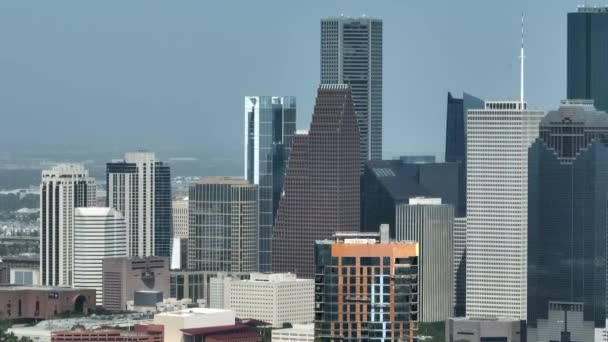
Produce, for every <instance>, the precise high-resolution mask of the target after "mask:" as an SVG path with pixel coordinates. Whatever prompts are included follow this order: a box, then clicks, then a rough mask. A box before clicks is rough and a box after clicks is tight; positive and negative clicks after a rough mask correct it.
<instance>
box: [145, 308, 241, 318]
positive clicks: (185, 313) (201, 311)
mask: <svg viewBox="0 0 608 342" xmlns="http://www.w3.org/2000/svg"><path fill="white" fill-rule="evenodd" d="M226 312H233V311H232V310H225V309H208V308H191V309H184V310H180V311H172V312H163V313H159V314H157V315H156V316H167V317H169V316H175V317H189V316H204V315H213V314H216V313H226Z"/></svg>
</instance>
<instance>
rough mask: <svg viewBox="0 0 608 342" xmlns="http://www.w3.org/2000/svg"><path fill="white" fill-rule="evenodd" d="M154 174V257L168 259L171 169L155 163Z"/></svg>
mask: <svg viewBox="0 0 608 342" xmlns="http://www.w3.org/2000/svg"><path fill="white" fill-rule="evenodd" d="M154 173H155V175H154V202H155V203H154V255H156V256H165V257H168V256H171V242H172V240H173V208H172V206H171V204H172V202H171V168H170V167H169V165H168V164H165V163H163V162H156V163H155V172H154Z"/></svg>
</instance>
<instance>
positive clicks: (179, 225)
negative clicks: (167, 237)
mask: <svg viewBox="0 0 608 342" xmlns="http://www.w3.org/2000/svg"><path fill="white" fill-rule="evenodd" d="M172 208H173V238H174V239H175V238H179V239H187V238H188V231H189V227H190V216H189V215H188V199H187V198H186V199H176V200H173V202H172Z"/></svg>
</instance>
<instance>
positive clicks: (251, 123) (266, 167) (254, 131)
mask: <svg viewBox="0 0 608 342" xmlns="http://www.w3.org/2000/svg"><path fill="white" fill-rule="evenodd" d="M295 130H296V98H295V97H293V96H246V97H245V179H247V180H248V181H249V182H250V183H252V184H257V185H258V188H259V192H258V196H259V198H258V212H259V214H258V216H259V219H258V221H259V228H258V229H259V230H258V265H259V270H260V271H261V272H269V271H270V270H271V263H272V227H273V226H274V219H275V217H276V214H277V210H278V208H279V200H280V199H281V193H282V192H283V181H284V178H285V171H286V167H287V160H288V158H289V152H290V151H291V143H292V140H293V135H294V133H295Z"/></svg>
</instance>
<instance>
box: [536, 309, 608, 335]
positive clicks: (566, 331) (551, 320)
mask: <svg viewBox="0 0 608 342" xmlns="http://www.w3.org/2000/svg"><path fill="white" fill-rule="evenodd" d="M544 311H545V314H544V315H543V316H544V317H543V318H538V319H537V320H536V321H535V322H534V326H533V327H531V326H530V325H528V341H531V342H532V341H534V342H536V341H538V342H543V341H597V339H596V328H595V321H594V320H593V319H591V320H588V319H585V317H584V316H585V304H584V303H580V302H548V303H547V307H546V308H545V310H544ZM587 311H588V310H587ZM598 330H600V331H601V328H598ZM598 337H599V336H598Z"/></svg>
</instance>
